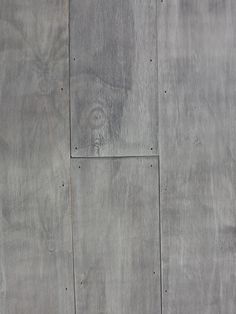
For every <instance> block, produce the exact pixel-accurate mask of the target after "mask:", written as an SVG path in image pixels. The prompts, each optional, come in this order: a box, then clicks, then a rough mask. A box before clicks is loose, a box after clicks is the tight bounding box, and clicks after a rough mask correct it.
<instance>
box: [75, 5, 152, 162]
mask: <svg viewBox="0 0 236 314" xmlns="http://www.w3.org/2000/svg"><path fill="white" fill-rule="evenodd" d="M70 17H71V19H70V30H71V40H70V43H71V45H70V46H71V47H70V57H71V58H70V68H71V77H70V78H71V122H72V124H71V135H72V143H71V153H72V156H74V157H78V156H83V157H84V156H136V155H138V156H140V155H143V156H146V155H155V154H156V153H157V146H158V144H157V138H158V136H157V135H158V125H157V124H158V123H157V122H158V104H157V97H156V96H157V49H156V48H157V47H156V43H157V36H156V32H157V29H156V1H155V0H146V1H143V0H138V1H133V0H116V1H114V0H97V1H94V0H86V1H83V0H72V1H71V10H70Z"/></svg>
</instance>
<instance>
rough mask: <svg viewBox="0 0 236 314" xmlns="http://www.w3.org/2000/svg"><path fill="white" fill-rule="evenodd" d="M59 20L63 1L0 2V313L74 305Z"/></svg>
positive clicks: (63, 28) (46, 313) (64, 62)
mask: <svg viewBox="0 0 236 314" xmlns="http://www.w3.org/2000/svg"><path fill="white" fill-rule="evenodd" d="M67 24H68V1H63V0H50V1H46V0H41V1H35V0H21V1H17V0H7V1H6V0H2V1H1V4H0V68H1V71H0V313H1V314H32V313H34V314H59V313H60V314H65V313H66V314H72V313H74V305H73V301H74V299H73V277H72V256H71V251H72V249H71V220H70V210H69V136H68V135H69V104H68V29H67ZM61 89H63V90H61Z"/></svg>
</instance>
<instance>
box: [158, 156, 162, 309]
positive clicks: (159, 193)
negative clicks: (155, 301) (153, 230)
mask: <svg viewBox="0 0 236 314" xmlns="http://www.w3.org/2000/svg"><path fill="white" fill-rule="evenodd" d="M158 198H159V200H158V202H159V204H158V205H159V252H160V253H159V258H160V261H159V263H160V303H161V314H162V229H161V167H160V155H159V157H158Z"/></svg>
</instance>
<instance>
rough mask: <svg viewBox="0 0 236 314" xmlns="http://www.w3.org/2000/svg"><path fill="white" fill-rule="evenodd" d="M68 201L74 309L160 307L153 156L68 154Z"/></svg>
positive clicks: (155, 313)
mask: <svg viewBox="0 0 236 314" xmlns="http://www.w3.org/2000/svg"><path fill="white" fill-rule="evenodd" d="M72 204H73V210H74V215H73V239H74V254H75V261H74V263H75V282H76V289H75V290H76V304H77V306H76V307H77V312H78V313H86V314H100V313H113V314H133V313H136V314H159V313H161V310H160V275H159V274H160V271H159V266H160V265H159V260H160V257H159V228H158V227H159V209H158V162H157V159H156V158H128V159H126V158H122V159H89V160H86V159H82V160H75V159H74V160H73V161H72Z"/></svg>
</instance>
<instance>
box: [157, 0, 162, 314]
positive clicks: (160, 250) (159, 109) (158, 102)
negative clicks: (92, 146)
mask: <svg viewBox="0 0 236 314" xmlns="http://www.w3.org/2000/svg"><path fill="white" fill-rule="evenodd" d="M162 2H163V0H161V3H162ZM159 6H160V4H159V0H156V56H157V106H158V109H157V112H158V134H157V137H158V206H159V264H160V265H159V271H160V308H161V314H162V313H163V291H162V286H163V282H162V278H163V276H162V219H161V218H162V217H161V135H160V121H161V119H160V112H161V108H160V98H159V29H158V17H159V14H158V13H159V12H158V8H159Z"/></svg>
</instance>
